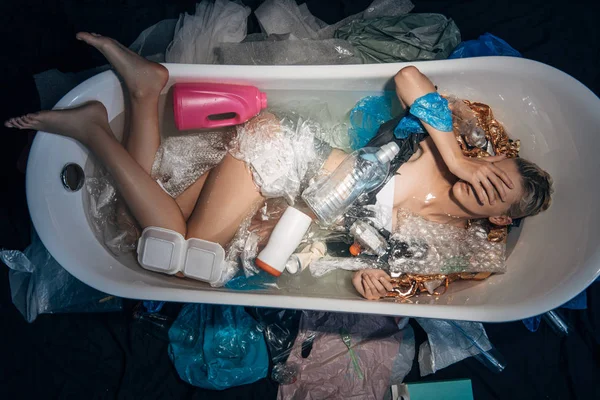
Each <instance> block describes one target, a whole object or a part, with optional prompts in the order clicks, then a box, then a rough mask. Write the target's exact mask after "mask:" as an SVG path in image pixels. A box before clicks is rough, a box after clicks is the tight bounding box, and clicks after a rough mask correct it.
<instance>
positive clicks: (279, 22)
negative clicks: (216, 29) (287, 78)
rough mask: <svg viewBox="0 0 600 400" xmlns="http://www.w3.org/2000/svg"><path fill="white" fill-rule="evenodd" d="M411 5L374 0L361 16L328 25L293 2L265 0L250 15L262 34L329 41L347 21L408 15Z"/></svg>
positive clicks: (404, 1) (404, 0) (399, 0)
mask: <svg viewBox="0 0 600 400" xmlns="http://www.w3.org/2000/svg"><path fill="white" fill-rule="evenodd" d="M413 8H414V5H413V4H412V3H411V2H410V0H375V1H373V2H372V3H371V5H370V6H369V7H367V9H366V10H364V11H363V12H360V13H357V14H354V15H351V16H349V17H347V18H344V19H343V20H341V21H339V22H337V23H335V24H333V25H328V24H326V23H325V22H323V21H321V20H319V19H318V18H316V17H315V16H314V15H312V14H311V13H310V11H309V9H308V7H307V5H306V3H303V4H301V5H297V4H296V2H295V1H294V0H267V1H265V2H264V3H262V4H261V5H260V7H258V8H257V9H256V11H255V12H254V13H255V15H256V18H257V19H258V23H259V24H260V27H261V29H262V31H263V32H264V33H266V34H267V35H272V34H279V35H282V34H292V35H293V36H294V37H296V38H298V39H320V40H322V39H331V38H333V35H334V32H335V31H336V30H337V29H339V28H340V27H342V26H344V25H347V24H348V23H350V22H351V21H354V20H359V19H373V18H377V17H380V16H397V15H403V14H408V13H409V12H410V11H411V10H412V9H413Z"/></svg>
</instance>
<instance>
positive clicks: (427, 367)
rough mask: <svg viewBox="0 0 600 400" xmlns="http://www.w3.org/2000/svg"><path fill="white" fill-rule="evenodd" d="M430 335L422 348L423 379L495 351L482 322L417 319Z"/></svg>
mask: <svg viewBox="0 0 600 400" xmlns="http://www.w3.org/2000/svg"><path fill="white" fill-rule="evenodd" d="M416 320H417V322H418V323H419V325H421V327H422V328H423V329H424V330H425V332H427V341H426V342H424V343H422V344H421V346H420V348H419V369H420V372H421V376H425V375H429V374H432V373H434V372H436V371H439V370H440V369H442V368H446V367H448V366H450V365H452V364H454V363H457V362H459V361H461V360H464V359H465V358H468V357H471V356H476V355H478V354H480V353H481V352H482V351H489V350H491V349H492V344H491V343H490V341H489V339H488V337H487V334H486V333H485V328H484V327H483V325H482V324H481V323H480V322H467V321H445V320H440V319H425V318H416Z"/></svg>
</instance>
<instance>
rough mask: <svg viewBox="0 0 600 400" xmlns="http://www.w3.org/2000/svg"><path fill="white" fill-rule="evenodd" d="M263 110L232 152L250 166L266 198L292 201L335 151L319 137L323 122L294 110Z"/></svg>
mask: <svg viewBox="0 0 600 400" xmlns="http://www.w3.org/2000/svg"><path fill="white" fill-rule="evenodd" d="M280 115H281V118H280V119H279V118H278V117H275V115H273V114H271V113H268V112H263V113H261V114H259V115H258V116H257V117H255V118H253V119H251V120H250V121H248V122H246V123H245V124H243V125H238V126H237V127H236V129H237V135H236V137H235V138H234V139H233V140H232V141H231V143H230V146H229V148H230V153H231V155H233V156H234V157H235V158H237V159H239V160H243V161H245V162H246V163H248V164H249V165H250V169H251V171H252V175H253V178H254V182H255V183H256V185H257V186H258V187H259V188H260V191H261V194H262V195H263V196H264V197H267V198H271V197H283V198H285V199H286V200H287V201H288V202H289V203H290V204H294V202H295V199H296V198H297V197H298V195H299V194H300V192H301V189H302V188H303V187H304V186H306V183H307V180H308V179H310V177H312V176H314V175H316V173H317V172H318V170H319V169H320V168H321V166H322V164H323V163H324V161H325V159H326V158H327V156H328V155H329V153H330V151H331V147H330V146H329V145H327V144H326V143H324V142H322V141H320V140H318V139H316V137H317V136H318V131H319V130H320V129H321V127H320V125H319V124H317V123H316V122H314V121H311V120H307V119H304V118H303V117H301V116H298V115H294V113H290V114H288V115H285V113H284V115H282V114H280Z"/></svg>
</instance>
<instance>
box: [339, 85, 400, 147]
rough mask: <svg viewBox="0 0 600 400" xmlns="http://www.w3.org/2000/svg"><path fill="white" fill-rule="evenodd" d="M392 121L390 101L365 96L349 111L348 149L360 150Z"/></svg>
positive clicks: (387, 98) (383, 97)
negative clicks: (381, 128)
mask: <svg viewBox="0 0 600 400" xmlns="http://www.w3.org/2000/svg"><path fill="white" fill-rule="evenodd" d="M390 119H392V101H391V99H390V98H389V97H387V96H367V97H364V98H362V99H360V100H359V101H358V103H356V105H355V106H354V108H353V109H352V110H351V111H350V129H348V134H349V135H350V147H352V150H358V149H362V148H363V147H365V146H366V144H367V143H368V142H369V140H371V139H373V137H375V134H377V130H378V129H379V127H380V126H381V125H382V124H383V123H384V122H387V121H389V120H390Z"/></svg>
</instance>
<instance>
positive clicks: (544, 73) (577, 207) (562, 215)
mask: <svg viewBox="0 0 600 400" xmlns="http://www.w3.org/2000/svg"><path fill="white" fill-rule="evenodd" d="M406 65H409V64H379V65H349V66H266V67H258V66H222V65H218V66H217V65H175V64H170V65H169V64H167V65H166V66H167V68H168V69H169V72H170V75H171V78H170V81H169V84H168V85H167V88H166V89H165V92H166V91H167V90H168V89H169V88H170V86H171V85H172V84H173V83H175V82H189V81H213V82H228V83H240V84H251V85H255V86H257V87H258V88H260V89H261V90H263V91H265V92H267V94H268V95H269V103H270V104H276V103H278V102H280V101H285V100H295V99H309V98H318V99H320V100H321V101H326V102H328V104H329V108H330V109H331V112H332V114H335V115H341V114H342V113H344V112H346V111H348V110H349V109H350V108H351V107H352V106H353V105H354V103H355V102H356V101H357V100H358V99H360V98H362V97H363V96H365V95H369V94H377V93H381V92H382V91H383V90H393V88H394V87H393V81H392V77H393V75H394V73H395V72H396V71H398V70H399V69H400V68H402V67H404V66H406ZM413 65H416V66H417V67H418V68H419V69H420V70H421V71H422V72H423V73H425V74H427V75H428V76H429V77H430V78H431V79H432V80H433V82H434V83H435V84H436V85H438V87H439V90H440V91H441V92H442V93H452V94H455V95H457V96H459V97H461V98H467V99H471V100H476V101H481V102H484V103H487V104H489V105H490V106H491V107H492V108H493V110H494V113H495V115H496V117H497V118H498V119H499V120H500V121H501V122H502V123H503V124H504V125H505V127H506V128H507V129H508V132H509V133H510V134H511V135H512V136H514V137H517V138H519V139H521V141H522V155H523V156H524V157H526V158H529V159H531V160H532V161H534V162H537V163H539V164H540V165H541V166H542V167H543V168H545V169H547V170H548V172H550V174H551V175H552V176H553V178H554V181H555V191H556V193H555V195H554V202H553V205H552V207H551V208H550V209H549V210H548V211H547V212H545V213H543V214H541V215H539V216H536V217H533V218H529V219H526V220H525V221H524V224H523V226H522V228H520V229H519V230H518V231H517V232H515V233H514V234H511V236H510V238H509V257H508V272H507V273H505V274H503V275H495V276H492V277H491V278H490V279H488V280H486V281H483V282H457V283H454V284H452V285H451V286H450V290H449V291H448V293H446V294H445V295H443V296H441V297H439V299H434V298H432V297H425V296H421V297H419V298H416V299H413V301H412V303H393V302H381V301H380V302H371V301H367V300H363V299H361V298H360V297H359V296H358V294H357V293H356V292H355V291H354V289H353V288H352V286H351V282H350V277H349V275H348V274H347V273H344V272H341V271H339V272H334V273H332V274H330V275H328V276H325V277H323V278H321V279H313V278H312V277H310V274H308V273H303V274H300V275H299V276H294V277H290V276H282V277H281V278H280V280H282V285H281V286H285V287H286V289H285V290H283V289H282V290H277V289H269V290H264V291H245V292H235V291H230V290H227V289H214V288H211V287H210V286H209V285H208V284H204V283H202V282H197V281H194V280H190V279H185V280H184V279H179V278H176V277H172V276H166V275H163V274H158V273H153V272H150V271H146V270H144V269H142V268H141V267H140V266H139V265H138V264H137V262H136V260H135V256H134V255H132V256H131V257H121V258H119V259H117V258H115V257H114V256H112V255H111V253H109V251H107V250H106V249H105V248H104V247H103V245H101V244H100V242H99V241H98V240H97V239H96V237H95V236H94V233H93V231H92V229H91V228H90V224H89V223H88V219H87V216H86V211H85V210H86V205H85V204H84V201H85V199H84V191H85V190H81V191H78V192H75V193H72V192H67V191H66V190H65V189H64V188H63V187H62V184H61V180H60V177H59V175H60V172H61V170H62V168H63V166H64V165H65V164H67V163H70V162H73V163H77V164H79V165H81V166H82V167H83V166H86V171H87V172H88V173H89V172H90V171H91V170H93V168H94V165H93V160H91V159H88V151H87V150H86V149H85V148H84V147H83V146H81V145H79V144H78V143H77V142H75V141H73V140H70V139H67V138H63V137H59V136H56V135H50V134H46V133H39V134H38V135H37V136H36V139H35V141H34V143H33V147H32V149H31V153H30V156H29V163H28V166H27V200H28V204H29V210H30V213H31V217H32V220H33V223H34V225H35V228H36V230H37V232H38V234H39V236H40V238H41V239H42V241H43V243H44V244H45V245H46V247H47V248H48V250H49V251H50V253H51V254H52V255H53V256H54V257H55V258H56V260H57V261H58V262H59V263H60V264H61V265H62V266H63V267H64V268H66V269H67V270H68V271H69V272H70V273H71V274H73V275H74V276H75V277H77V278H78V279H80V280H82V281H83V282H85V283H87V284H89V285H90V286H93V287H95V288H97V289H99V290H102V291H104V292H107V293H110V294H113V295H116V296H122V297H129V298H137V299H152V300H167V301H181V302H202V303H219V304H241V305H249V306H268V307H285V308H301V309H314V310H331V311H345V312H358V313H376V314H387V315H407V316H420V317H430V318H447V319H462V320H472V321H508V320H515V319H519V318H524V317H529V316H532V315H536V314H540V313H543V312H545V311H547V310H550V309H552V308H555V307H557V306H559V305H561V304H562V303H564V302H566V301H567V300H569V299H570V298H572V297H573V296H575V295H576V294H578V293H579V292H581V291H582V290H583V289H585V288H586V287H587V286H588V285H589V284H590V283H591V282H592V281H593V280H594V279H596V277H598V275H599V274H600V259H599V257H600V250H599V248H598V244H599V242H600V240H599V239H600V230H599V229H598V226H600V211H599V207H598V204H600V185H599V184H598V177H597V174H598V171H599V170H600V169H599V167H600V156H599V155H598V152H599V151H600V135H599V134H598V130H599V129H600V128H599V127H600V100H599V99H598V98H597V97H596V96H595V95H594V94H593V93H592V92H591V91H590V90H588V89H587V88H586V87H585V86H583V85H582V84H581V83H579V82H578V81H577V80H575V79H573V78H572V77H570V76H568V75H567V74H565V73H563V72H561V71H559V70H556V69H554V68H552V67H549V66H547V65H544V64H540V63H537V62H534V61H529V60H524V59H518V58H508V57H485V58H475V59H464V60H444V61H430V62H419V63H413ZM92 99H97V100H99V101H101V102H102V103H104V105H105V106H106V108H107V110H108V115H109V118H110V119H113V118H115V116H117V115H118V114H120V113H121V112H122V111H123V107H124V106H123V93H122V90H121V86H120V84H119V81H118V79H117V78H116V77H115V75H114V74H113V73H112V72H104V73H102V74H99V75H97V76H95V77H93V78H91V79H89V80H88V81H86V82H84V83H82V84H81V85H79V86H78V87H77V88H75V89H73V90H72V91H71V92H70V93H69V94H67V95H66V96H65V97H64V98H63V99H62V100H61V101H60V102H59V103H58V104H57V107H69V106H75V105H78V104H81V103H84V102H86V101H89V100H92ZM167 101H168V97H167ZM167 109H168V107H167ZM168 114H169V113H166V114H165V115H164V117H165V118H163V119H162V120H163V124H164V123H172V122H169V115H168ZM161 118H162V116H161ZM170 119H171V120H172V116H171V117H170ZM305 272H308V271H305Z"/></svg>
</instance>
